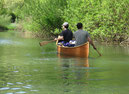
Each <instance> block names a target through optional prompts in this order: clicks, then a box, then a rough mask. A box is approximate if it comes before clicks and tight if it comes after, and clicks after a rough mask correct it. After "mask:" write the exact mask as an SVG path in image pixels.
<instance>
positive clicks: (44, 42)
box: [39, 40, 55, 46]
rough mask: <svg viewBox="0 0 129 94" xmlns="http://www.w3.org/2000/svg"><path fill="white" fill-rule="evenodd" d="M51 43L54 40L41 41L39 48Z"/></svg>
mask: <svg viewBox="0 0 129 94" xmlns="http://www.w3.org/2000/svg"><path fill="white" fill-rule="evenodd" d="M53 41H55V40H51V41H42V42H39V45H40V46H43V45H46V44H48V43H51V42H53Z"/></svg>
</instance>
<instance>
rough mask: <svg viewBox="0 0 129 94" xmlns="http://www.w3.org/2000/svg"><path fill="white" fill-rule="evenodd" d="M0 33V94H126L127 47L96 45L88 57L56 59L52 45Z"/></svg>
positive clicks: (127, 88) (57, 57)
mask: <svg viewBox="0 0 129 94" xmlns="http://www.w3.org/2000/svg"><path fill="white" fill-rule="evenodd" d="M40 41H42V40H40V39H33V38H27V37H24V35H23V34H21V33H18V32H17V33H15V32H0V94H128V93H129V80H128V79H129V74H128V71H129V47H121V46H117V45H97V48H98V50H99V51H100V52H101V53H102V56H101V57H99V55H98V54H97V52H96V51H95V50H93V48H92V47H91V48H90V56H89V58H88V59H86V58H75V57H68V56H60V55H57V52H56V46H55V43H54V42H53V43H50V44H48V45H45V46H43V47H40V46H39V42H40Z"/></svg>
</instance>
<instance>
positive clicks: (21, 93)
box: [16, 91, 27, 94]
mask: <svg viewBox="0 0 129 94" xmlns="http://www.w3.org/2000/svg"><path fill="white" fill-rule="evenodd" d="M24 93H27V92H25V91H19V92H16V94H24Z"/></svg>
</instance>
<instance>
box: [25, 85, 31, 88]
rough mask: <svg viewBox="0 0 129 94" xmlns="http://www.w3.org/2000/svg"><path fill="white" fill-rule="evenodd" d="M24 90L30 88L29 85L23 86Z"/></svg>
mask: <svg viewBox="0 0 129 94" xmlns="http://www.w3.org/2000/svg"><path fill="white" fill-rule="evenodd" d="M23 87H24V88H31V87H32V86H31V85H26V86H23Z"/></svg>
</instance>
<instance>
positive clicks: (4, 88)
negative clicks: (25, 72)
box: [0, 87, 10, 90]
mask: <svg viewBox="0 0 129 94" xmlns="http://www.w3.org/2000/svg"><path fill="white" fill-rule="evenodd" d="M9 89H10V87H2V88H0V90H9Z"/></svg>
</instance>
